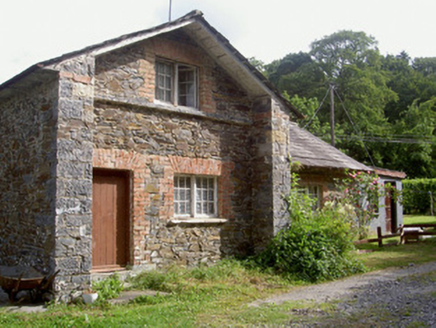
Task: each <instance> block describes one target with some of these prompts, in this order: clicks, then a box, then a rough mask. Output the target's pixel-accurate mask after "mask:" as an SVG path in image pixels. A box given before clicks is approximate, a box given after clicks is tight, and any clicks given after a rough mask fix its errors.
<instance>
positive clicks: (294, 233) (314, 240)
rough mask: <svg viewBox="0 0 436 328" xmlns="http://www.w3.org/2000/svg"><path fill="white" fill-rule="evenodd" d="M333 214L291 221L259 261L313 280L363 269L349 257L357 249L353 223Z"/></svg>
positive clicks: (259, 257)
mask: <svg viewBox="0 0 436 328" xmlns="http://www.w3.org/2000/svg"><path fill="white" fill-rule="evenodd" d="M329 212H330V213H329ZM330 214H331V210H329V211H321V212H319V213H318V215H314V216H313V218H312V220H301V221H296V222H294V223H292V224H291V226H290V227H289V228H288V229H284V230H282V231H280V232H279V233H278V235H277V236H276V237H275V238H274V239H273V240H272V241H271V242H270V244H269V245H268V247H267V248H266V249H265V251H263V252H262V253H261V254H260V255H259V256H258V257H257V262H258V263H259V264H260V265H261V266H262V267H264V268H268V267H269V268H273V269H274V271H276V272H278V273H280V274H284V275H289V276H291V277H295V278H298V279H302V280H305V281H310V282H315V281H320V280H330V279H336V278H340V277H345V276H347V275H350V274H354V273H357V272H363V271H364V267H363V265H362V264H360V263H358V262H357V261H356V260H354V259H352V258H351V256H350V251H351V250H354V245H353V241H352V237H351V235H352V234H350V224H349V223H347V222H344V221H343V220H342V219H341V218H339V219H338V218H337V217H334V216H331V215H330Z"/></svg>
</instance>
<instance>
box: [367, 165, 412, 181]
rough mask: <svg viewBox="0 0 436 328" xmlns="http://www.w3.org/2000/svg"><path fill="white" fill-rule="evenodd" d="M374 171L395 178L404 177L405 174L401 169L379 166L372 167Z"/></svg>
mask: <svg viewBox="0 0 436 328" xmlns="http://www.w3.org/2000/svg"><path fill="white" fill-rule="evenodd" d="M374 170H375V173H377V175H380V176H384V177H389V178H395V179H405V178H406V176H407V174H406V173H404V172H401V171H393V170H388V169H383V168H379V167H374Z"/></svg>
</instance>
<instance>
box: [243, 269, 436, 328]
mask: <svg viewBox="0 0 436 328" xmlns="http://www.w3.org/2000/svg"><path fill="white" fill-rule="evenodd" d="M289 301H294V302H295V301H296V302H298V301H306V302H308V304H311V305H310V306H308V307H307V308H304V307H303V308H301V307H299V308H298V309H294V310H292V313H291V314H292V320H291V322H290V323H289V327H436V262H432V263H427V264H423V265H413V264H410V265H409V266H408V267H406V268H399V269H388V270H381V271H376V272H371V273H366V274H362V275H359V276H353V277H350V278H347V279H342V280H338V281H334V282H329V283H324V284H319V285H314V286H309V287H299V288H297V289H295V290H293V291H292V292H290V293H286V294H282V295H278V296H275V297H272V298H269V299H266V300H258V301H255V302H253V303H251V304H250V305H251V306H255V307H259V306H262V305H267V304H282V303H284V302H289ZM313 302H314V303H317V304H321V303H326V302H329V303H331V304H333V305H334V306H333V310H330V311H323V310H321V309H320V307H317V306H316V305H315V306H314V305H313Z"/></svg>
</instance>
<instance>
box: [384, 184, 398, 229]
mask: <svg viewBox="0 0 436 328" xmlns="http://www.w3.org/2000/svg"><path fill="white" fill-rule="evenodd" d="M393 186H395V181H394V182H385V193H386V195H385V211H386V231H387V232H392V233H395V232H396V230H397V210H396V209H397V208H396V202H395V198H394V197H393V195H392V187H393Z"/></svg>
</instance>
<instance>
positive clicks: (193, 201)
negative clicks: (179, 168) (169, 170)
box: [174, 174, 218, 219]
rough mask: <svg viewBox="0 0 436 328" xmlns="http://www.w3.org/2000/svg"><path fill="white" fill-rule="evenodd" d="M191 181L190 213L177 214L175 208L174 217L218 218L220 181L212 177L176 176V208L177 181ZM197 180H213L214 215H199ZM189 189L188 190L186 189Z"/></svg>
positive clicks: (175, 202)
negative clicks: (180, 179)
mask: <svg viewBox="0 0 436 328" xmlns="http://www.w3.org/2000/svg"><path fill="white" fill-rule="evenodd" d="M187 177H189V178H190V179H191V181H190V188H189V190H190V213H182V214H178V213H176V209H175V208H174V216H175V217H178V218H187V219H189V218H217V217H218V179H217V177H216V176H210V175H189V174H176V175H174V207H175V206H176V204H177V202H178V201H176V195H175V194H176V192H177V191H176V183H175V179H178V178H187ZM197 178H200V179H212V180H213V207H214V212H213V213H206V214H203V213H197V206H196V205H197V189H198V187H197V181H196V180H197ZM185 189H187V188H185Z"/></svg>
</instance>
